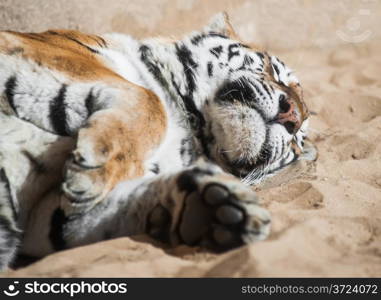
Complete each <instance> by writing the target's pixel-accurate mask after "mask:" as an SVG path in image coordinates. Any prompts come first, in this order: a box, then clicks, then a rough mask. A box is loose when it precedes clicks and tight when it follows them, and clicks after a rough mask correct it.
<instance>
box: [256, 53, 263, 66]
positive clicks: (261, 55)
mask: <svg viewBox="0 0 381 300" xmlns="http://www.w3.org/2000/svg"><path fill="white" fill-rule="evenodd" d="M255 54H257V55H258V56H259V58H260V59H261V61H262V63H263V60H264V59H265V56H264V55H263V53H261V52H255Z"/></svg>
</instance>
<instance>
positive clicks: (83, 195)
mask: <svg viewBox="0 0 381 300" xmlns="http://www.w3.org/2000/svg"><path fill="white" fill-rule="evenodd" d="M123 95H124V98H125V99H122V100H121V101H119V102H117V103H118V104H117V105H113V107H111V108H107V109H104V110H101V111H98V112H96V113H95V114H93V115H92V116H91V118H90V119H89V120H88V122H87V124H86V125H85V126H84V127H82V128H81V129H80V130H79V132H78V137H77V144H76V148H75V150H74V151H73V152H72V155H71V157H70V158H69V159H68V161H67V162H66V165H65V169H64V172H65V173H64V174H65V177H64V182H63V184H62V190H63V192H64V194H65V196H66V197H65V199H64V203H63V204H62V206H63V207H64V209H65V210H66V212H67V213H74V212H84V211H87V210H89V209H91V208H92V207H93V206H94V205H96V204H97V203H99V202H100V201H102V200H103V199H104V197H105V195H107V194H108V192H109V191H111V190H112V189H113V188H114V187H115V185H116V184H117V183H118V182H120V181H123V180H128V179H133V178H137V177H140V176H142V175H143V174H144V172H145V170H144V161H146V160H147V157H148V155H150V153H151V152H153V150H154V149H155V148H156V147H157V146H158V145H159V144H160V141H161V139H162V137H163V135H164V134H165V130H166V115H165V112H164V109H163V107H162V105H161V103H160V101H159V100H158V98H157V97H156V96H155V95H154V94H152V93H151V92H149V91H146V90H144V89H141V90H140V91H138V92H134V93H132V92H130V93H129V94H123Z"/></svg>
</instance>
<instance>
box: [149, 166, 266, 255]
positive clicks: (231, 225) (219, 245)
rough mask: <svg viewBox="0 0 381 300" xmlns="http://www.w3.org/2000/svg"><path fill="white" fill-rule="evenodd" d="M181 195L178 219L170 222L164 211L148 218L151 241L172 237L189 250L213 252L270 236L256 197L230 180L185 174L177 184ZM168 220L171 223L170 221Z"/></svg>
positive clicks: (158, 211)
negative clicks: (195, 247) (192, 247)
mask: <svg viewBox="0 0 381 300" xmlns="http://www.w3.org/2000/svg"><path fill="white" fill-rule="evenodd" d="M177 185H178V187H177V188H178V190H179V191H181V193H178V194H177V195H179V196H180V195H182V197H183V198H182V199H181V201H177V202H176V203H181V205H182V207H181V209H175V211H178V213H177V214H178V215H177V216H176V214H174V215H173V216H172V218H169V214H168V212H166V211H165V210H164V209H163V207H156V208H155V209H154V211H153V212H152V213H151V214H150V218H149V221H148V223H149V228H150V230H151V232H152V233H155V234H151V233H150V234H151V235H152V236H154V237H158V236H165V232H161V231H163V230H164V231H167V230H168V228H169V226H168V223H169V222H172V225H171V234H170V235H171V236H172V238H171V239H172V241H173V236H175V239H177V240H178V241H177V242H175V243H176V244H177V243H184V244H187V245H190V246H202V247H205V248H208V249H211V250H214V251H225V250H229V249H233V248H236V247H239V246H242V245H245V244H248V243H251V242H254V241H258V240H263V239H265V238H266V237H267V236H268V234H269V232H270V215H269V213H268V211H267V210H266V209H264V208H262V207H260V206H259V204H258V198H257V196H256V194H255V193H254V192H253V191H252V190H251V189H250V188H248V187H247V186H245V185H243V184H242V183H240V182H239V181H237V180H236V179H232V178H231V177H230V176H213V175H211V174H210V173H204V172H202V171H200V170H199V169H198V170H196V171H194V170H191V171H185V172H183V174H181V175H180V176H179V178H178V180H177ZM171 219H172V220H173V221H171Z"/></svg>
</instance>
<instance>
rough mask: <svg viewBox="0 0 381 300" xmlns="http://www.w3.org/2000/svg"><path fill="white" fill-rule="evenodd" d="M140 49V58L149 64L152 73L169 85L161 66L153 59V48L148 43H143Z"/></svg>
mask: <svg viewBox="0 0 381 300" xmlns="http://www.w3.org/2000/svg"><path fill="white" fill-rule="evenodd" d="M139 51H140V53H141V54H140V58H141V60H142V61H143V63H144V64H145V65H146V66H147V68H148V71H149V72H150V73H152V75H153V76H154V77H155V79H156V80H157V81H159V83H160V84H161V85H162V86H163V87H167V82H166V80H165V79H164V77H163V74H162V73H161V71H160V69H159V67H158V66H157V65H155V64H154V62H153V60H152V51H151V48H150V47H148V46H147V45H142V46H141V47H140V48H139Z"/></svg>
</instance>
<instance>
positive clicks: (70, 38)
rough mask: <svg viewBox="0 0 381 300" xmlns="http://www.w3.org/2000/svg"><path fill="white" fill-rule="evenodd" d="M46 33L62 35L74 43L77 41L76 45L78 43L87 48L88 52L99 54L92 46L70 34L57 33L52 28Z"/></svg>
mask: <svg viewBox="0 0 381 300" xmlns="http://www.w3.org/2000/svg"><path fill="white" fill-rule="evenodd" d="M48 33H49V34H53V35H59V36H62V37H64V38H67V39H68V40H70V41H73V42H74V43H77V44H78V45H80V46H82V47H84V48H86V49H87V50H89V51H90V52H92V53H96V54H99V51H98V50H95V49H93V48H91V47H89V46H87V45H85V44H84V43H82V42H80V41H78V40H77V39H75V38H73V37H71V36H69V35H67V34H63V33H59V32H56V31H53V30H49V31H48Z"/></svg>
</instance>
